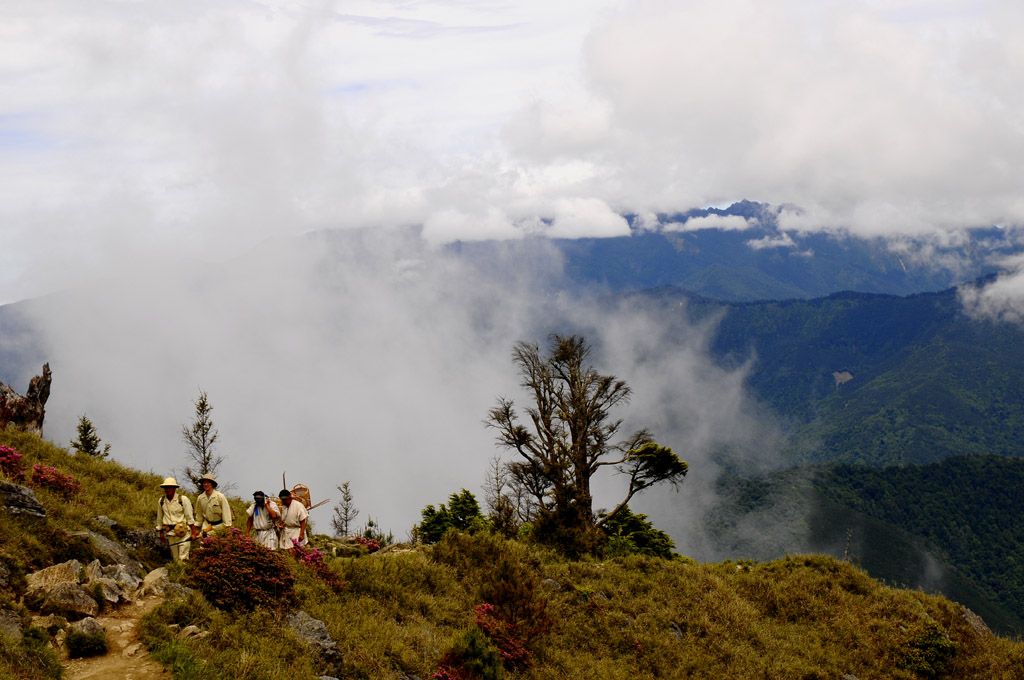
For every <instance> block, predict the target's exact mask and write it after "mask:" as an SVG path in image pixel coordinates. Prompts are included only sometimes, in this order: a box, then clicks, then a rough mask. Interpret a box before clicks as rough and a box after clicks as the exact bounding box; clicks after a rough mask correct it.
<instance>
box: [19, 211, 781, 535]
mask: <svg viewBox="0 0 1024 680" xmlns="http://www.w3.org/2000/svg"><path fill="white" fill-rule="evenodd" d="M545 268H546V269H549V268H547V267H545ZM545 284H546V281H545V280H544V278H543V276H542V275H540V274H539V273H538V272H536V271H525V270H522V269H519V270H515V271H501V270H500V261H499V262H496V263H495V267H494V268H492V269H490V270H489V271H488V272H487V273H486V274H484V273H481V272H479V271H477V270H475V269H471V268H468V267H466V266H465V265H464V264H463V263H461V262H460V261H458V260H457V259H455V258H453V257H451V256H448V255H446V254H445V253H444V252H442V251H437V250H434V249H432V248H431V247H430V246H428V245H427V244H426V242H425V241H423V240H422V239H420V238H419V237H418V235H417V234H416V233H415V232H413V231H410V230H404V231H397V232H396V231H381V230H366V231H363V232H356V233H345V234H342V233H320V234H315V235H311V236H308V237H304V238H301V239H296V240H289V241H281V242H274V243H271V244H268V245H267V247H265V248H263V249H260V250H258V251H256V252H254V253H251V254H249V255H247V256H246V257H245V258H241V259H237V260H235V261H234V262H231V263H227V264H225V265H222V266H219V267H211V268H206V269H202V270H196V271H189V272H185V271H182V272H180V273H179V274H178V275H177V276H174V277H167V276H164V275H160V276H154V277H150V278H137V279H132V280H122V281H116V282H111V283H110V284H109V285H102V286H94V287H91V288H88V289H84V290H81V291H78V292H76V293H73V294H72V293H69V294H62V295H57V296H52V297H50V298H47V299H42V300H37V301H34V302H33V303H32V304H31V305H27V307H28V308H29V309H30V314H31V316H30V318H31V319H32V323H33V325H34V326H35V328H36V330H37V331H38V332H39V333H40V334H41V335H42V336H43V338H44V339H45V343H44V349H45V352H46V356H47V359H48V360H49V362H50V365H51V366H52V368H53V373H54V383H53V392H52V396H51V398H50V402H49V403H48V409H47V410H48V416H47V424H46V435H47V437H48V438H49V439H51V440H54V441H56V442H65V441H68V440H70V439H72V438H73V437H74V434H75V429H74V428H75V425H76V424H77V420H78V417H79V416H80V415H82V414H83V413H85V414H87V415H88V416H89V417H90V419H91V420H92V421H93V423H94V424H95V425H96V427H97V429H98V431H99V434H100V436H101V437H102V438H103V439H104V440H105V441H108V442H109V443H111V445H112V454H113V455H114V457H115V458H116V459H118V460H120V461H122V462H124V463H126V464H129V465H132V466H134V467H137V468H141V469H144V470H152V471H154V472H156V473H158V474H160V475H167V474H171V473H172V471H173V470H174V469H177V468H180V467H181V466H182V463H183V461H184V453H183V452H184V447H183V444H182V443H181V437H180V430H181V426H182V425H183V424H185V423H187V422H190V420H191V418H192V417H193V408H192V402H193V401H194V400H195V399H196V398H197V396H198V393H199V390H200V389H202V390H205V391H206V392H207V393H208V395H209V399H210V402H211V404H212V405H213V407H214V411H213V414H212V416H213V420H214V422H215V424H216V426H217V427H218V429H219V431H220V440H219V442H218V447H219V448H218V450H219V453H220V454H221V455H223V456H224V458H225V463H224V465H223V468H222V470H221V479H222V480H223V481H224V482H226V483H233V484H235V485H236V493H238V494H239V495H243V496H247V495H248V494H250V493H251V492H252V491H254V490H256V489H258V488H261V489H264V490H267V491H271V492H276V491H277V489H279V488H280V486H279V485H280V480H281V473H282V471H287V479H288V481H289V483H298V482H302V483H305V484H307V485H309V486H310V487H311V488H312V490H313V495H314V500H319V499H322V498H326V497H330V498H332V499H333V500H334V501H335V502H336V501H337V497H338V493H337V490H336V488H335V487H336V486H337V485H339V484H341V483H343V482H345V481H350V482H351V485H352V491H353V493H354V495H355V499H356V503H357V505H358V506H359V507H360V508H361V509H362V511H363V514H362V516H361V518H360V521H365V520H366V519H367V518H368V517H373V518H374V519H376V520H378V522H379V523H380V524H381V525H382V526H384V527H385V528H389V529H391V530H393V531H394V532H395V534H396V536H397V537H398V538H399V539H402V538H404V537H405V535H406V532H407V530H408V529H409V528H410V527H411V526H412V525H413V524H414V523H415V522H417V521H418V520H419V511H420V510H421V509H422V508H423V507H424V506H425V505H427V504H437V503H441V502H446V501H447V497H448V495H449V494H450V493H453V492H457V491H459V490H460V489H462V488H467V489H470V490H471V491H473V492H474V493H477V494H478V496H480V497H481V498H482V494H481V492H480V489H481V487H482V485H483V482H484V478H485V474H486V470H487V467H488V462H489V460H490V458H491V457H492V456H493V455H494V454H495V453H497V452H498V450H497V448H496V447H495V444H494V432H493V431H491V430H489V429H487V428H485V426H484V419H485V417H486V414H487V411H488V409H489V408H490V407H491V406H493V405H494V403H495V402H496V400H497V398H498V397H499V396H508V397H511V398H514V399H516V400H517V402H518V403H520V404H521V405H525V404H526V403H528V402H527V395H525V394H523V393H521V390H520V387H519V378H518V376H517V375H516V373H515V371H514V368H513V365H512V362H511V350H512V345H513V343H514V342H515V341H516V340H519V339H524V340H530V341H535V342H539V343H541V344H544V343H545V342H546V337H547V335H548V333H550V332H553V331H561V332H579V333H583V334H584V335H585V336H586V337H587V338H588V340H590V341H591V342H592V343H593V345H594V347H595V355H594V363H595V366H596V367H597V368H598V369H599V370H601V371H605V372H611V373H614V374H615V375H618V376H619V377H621V378H623V379H625V380H627V382H629V384H630V385H631V387H632V388H633V389H634V392H635V398H634V399H633V402H632V404H631V405H630V406H629V408H627V409H624V410H623V411H622V412H621V413H619V414H618V415H619V416H620V417H623V418H624V419H625V421H626V422H625V431H631V430H633V429H635V428H638V427H641V426H648V427H650V428H651V429H652V431H653V432H654V434H655V436H656V437H657V438H658V440H659V441H661V442H663V443H664V444H666V445H669V446H672V447H673V448H674V449H675V450H676V451H677V452H678V453H679V454H680V455H681V456H682V457H683V458H684V459H686V460H688V461H689V462H690V464H691V466H692V469H693V470H694V473H693V474H694V475H696V478H698V479H699V478H701V477H713V476H714V475H715V474H717V472H716V470H717V468H716V467H715V466H714V464H713V463H712V462H711V454H712V452H715V451H718V452H721V451H722V450H729V451H733V452H734V453H735V454H739V455H745V456H752V457H755V458H764V459H766V460H770V459H771V458H772V456H773V451H772V448H771V447H770V446H761V444H762V443H763V442H764V441H765V439H766V432H770V426H769V425H766V424H764V423H765V422H766V421H763V420H762V418H761V416H760V415H759V414H758V411H757V409H756V408H755V406H754V405H753V404H751V403H750V402H749V400H748V399H747V398H746V397H745V395H744V390H743V385H742V382H743V378H744V371H743V370H739V371H734V372H730V371H724V370H722V369H719V368H716V367H715V366H713V365H712V364H711V362H710V361H709V359H708V357H707V353H706V351H705V342H706V339H707V336H708V333H709V332H711V327H691V326H689V325H688V324H687V323H686V322H685V320H684V319H683V318H682V315H681V314H680V318H679V319H677V320H671V319H668V320H666V319H664V318H661V319H655V318H653V317H652V315H651V314H649V313H647V312H646V311H644V310H642V309H632V308H622V309H619V308H611V309H609V308H607V307H602V308H600V309H599V308H598V307H597V305H596V303H594V302H586V301H580V300H578V299H568V298H565V299H563V298H561V297H560V296H551V295H549V294H548V293H547V292H545V291H546V289H547V286H546V285H545ZM755 443H757V444H755ZM759 447H760V448H759ZM598 481H599V488H600V489H601V491H600V494H601V496H600V498H599V502H601V503H603V504H604V505H605V506H610V504H611V503H612V502H615V501H617V500H620V499H621V494H622V492H623V491H622V489H623V488H624V487H622V485H621V483H618V482H616V480H615V479H614V478H613V477H602V478H600V479H599V480H598ZM688 491H689V489H688V487H687V486H686V484H684V487H683V490H682V491H681V492H680V493H679V495H678V499H679V500H680V501H681V506H677V505H676V504H672V505H671V506H666V509H665V510H664V514H662V515H657V514H656V515H655V517H656V519H658V520H659V521H660V522H661V524H662V525H663V526H666V527H667V526H671V525H675V524H676V518H675V515H677V514H679V513H682V512H687V511H685V510H680V509H679V508H680V507H681V508H686V507H688V506H689V504H690V503H692V502H695V501H696V500H697V499H698V498H697V496H695V495H690V494H689V493H688ZM650 502H651V503H654V502H655V499H654V497H653V496H652V500H651V501H650ZM332 505H333V503H332V504H328V505H327V506H325V507H324V508H323V509H319V510H316V511H314V516H313V518H314V521H316V522H319V526H320V530H327V529H328V527H329V525H328V522H329V518H330V516H331V512H330V509H331V506H332ZM687 514H691V513H689V512H687ZM680 540H681V547H685V545H686V544H685V537H684V536H680Z"/></svg>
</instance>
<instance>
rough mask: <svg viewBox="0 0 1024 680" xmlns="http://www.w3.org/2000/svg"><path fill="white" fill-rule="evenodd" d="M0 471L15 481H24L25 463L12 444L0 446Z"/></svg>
mask: <svg viewBox="0 0 1024 680" xmlns="http://www.w3.org/2000/svg"><path fill="white" fill-rule="evenodd" d="M0 472H2V473H3V474H4V476H5V477H7V478H8V479H11V480H13V481H15V482H24V481H25V463H23V462H22V461H21V454H20V453H18V452H17V451H16V450H15V449H14V447H13V446H0Z"/></svg>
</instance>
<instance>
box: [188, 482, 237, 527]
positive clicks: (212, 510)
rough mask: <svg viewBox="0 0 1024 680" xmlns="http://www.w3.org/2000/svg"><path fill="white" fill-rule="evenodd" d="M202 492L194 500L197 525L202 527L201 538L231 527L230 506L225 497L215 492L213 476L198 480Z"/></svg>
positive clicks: (215, 485)
mask: <svg viewBox="0 0 1024 680" xmlns="http://www.w3.org/2000/svg"><path fill="white" fill-rule="evenodd" d="M199 483H200V484H201V485H202V487H203V492H202V493H201V494H199V498H198V499H196V518H197V523H198V524H199V525H200V526H201V527H202V529H201V531H202V534H203V536H209V535H210V534H211V533H213V532H215V531H219V530H221V529H222V528H224V527H229V526H231V506H230V505H229V504H228V499H227V496H225V495H224V494H222V493H221V492H220V491H217V480H216V479H214V477H213V475H203V476H202V477H200V478H199Z"/></svg>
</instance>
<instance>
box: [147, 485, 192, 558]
mask: <svg viewBox="0 0 1024 680" xmlns="http://www.w3.org/2000/svg"><path fill="white" fill-rule="evenodd" d="M160 488H162V489H163V490H164V497H163V498H161V499H160V504H159V505H158V506H157V510H156V521H157V527H156V528H157V531H159V532H160V540H161V541H162V542H164V543H167V545H168V547H169V548H170V549H171V559H173V560H174V561H175V562H184V561H186V560H188V553H189V549H190V548H191V547H192V537H193V536H195V533H196V520H195V517H194V516H193V514H192V501H190V500H189V499H188V496H186V495H185V494H183V493H181V491H180V487H179V486H178V482H176V481H174V477H168V478H167V479H165V480H164V483H163V484H161V485H160Z"/></svg>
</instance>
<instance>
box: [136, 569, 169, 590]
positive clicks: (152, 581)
mask: <svg viewBox="0 0 1024 680" xmlns="http://www.w3.org/2000/svg"><path fill="white" fill-rule="evenodd" d="M170 585H171V579H170V577H168V575H167V567H158V568H156V569H154V570H153V571H151V572H149V573H148V574H146V578H144V579H142V590H141V591H140V592H141V594H142V595H144V596H145V595H164V594H165V593H166V592H167V588H168V587H169V586H170Z"/></svg>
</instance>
